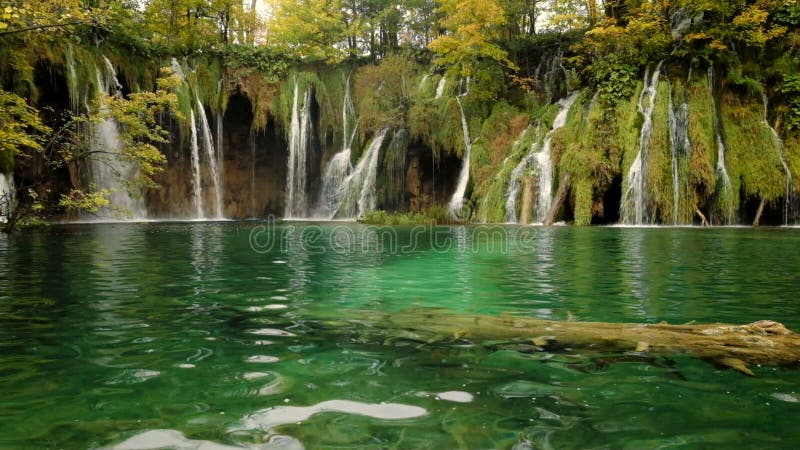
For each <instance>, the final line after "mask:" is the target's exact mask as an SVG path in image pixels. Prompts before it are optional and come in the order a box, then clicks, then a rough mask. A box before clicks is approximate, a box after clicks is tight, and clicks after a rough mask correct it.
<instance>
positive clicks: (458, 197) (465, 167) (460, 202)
mask: <svg viewBox="0 0 800 450" xmlns="http://www.w3.org/2000/svg"><path fill="white" fill-rule="evenodd" d="M456 102H458V109H459V111H461V128H462V129H463V132H464V154H463V155H462V161H463V163H462V164H461V172H459V174H458V184H457V185H456V191H455V192H454V193H453V197H452V198H451V199H450V204H449V205H448V209H449V210H450V214H451V215H453V216H457V215H459V214H460V213H461V209H462V208H463V207H464V195H465V194H466V193H467V184H468V183H469V156H470V153H471V151H472V139H471V138H470V136H469V124H467V117H466V116H465V115H464V107H463V106H462V105H461V99H460V98H459V97H456Z"/></svg>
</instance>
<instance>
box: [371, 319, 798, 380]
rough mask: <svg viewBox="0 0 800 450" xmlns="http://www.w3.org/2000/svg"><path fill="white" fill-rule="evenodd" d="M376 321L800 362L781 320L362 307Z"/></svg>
mask: <svg viewBox="0 0 800 450" xmlns="http://www.w3.org/2000/svg"><path fill="white" fill-rule="evenodd" d="M359 315H360V317H361V319H360V320H359V322H362V323H363V321H364V319H366V320H367V321H368V322H369V323H370V325H371V326H373V327H377V328H379V329H382V330H389V331H390V332H391V331H394V332H396V333H397V334H398V335H407V336H414V335H417V336H423V335H427V336H430V335H433V336H439V337H450V338H464V339H470V340H472V341H476V342H480V341H494V340H512V341H519V342H527V343H532V344H534V345H536V346H539V347H543V348H546V347H548V346H551V345H557V346H559V347H571V348H586V349H591V350H594V351H607V352H639V353H646V354H654V355H669V354H686V355H690V356H693V357H697V358H705V359H708V360H711V361H714V362H716V363H718V364H721V365H724V366H727V367H730V368H733V369H735V370H738V371H740V372H742V373H745V374H747V375H753V372H752V371H751V370H750V369H749V368H748V365H749V364H761V365H768V366H786V365H794V364H797V363H798V361H800V334H797V333H794V332H792V331H790V330H788V329H786V327H784V326H783V325H782V324H780V323H778V322H773V321H768V320H762V321H759V322H754V323H751V324H748V325H727V324H708V325H695V324H688V325H669V324H663V323H662V324H633V323H604V322H574V321H566V322H560V321H553V320H542V319H535V318H528V317H512V316H500V317H495V316H480V315H479V316H466V315H455V314H452V313H448V312H443V311H440V310H433V311H424V310H423V311H407V312H400V313H395V314H381V313H369V312H366V313H365V312H359Z"/></svg>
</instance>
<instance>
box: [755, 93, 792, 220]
mask: <svg viewBox="0 0 800 450" xmlns="http://www.w3.org/2000/svg"><path fill="white" fill-rule="evenodd" d="M762 99H763V101H764V125H766V126H767V129H769V131H770V133H771V134H772V140H773V141H774V142H775V147H776V148H777V149H778V158H780V160H781V165H782V166H783V171H784V172H786V197H784V199H783V224H784V225H788V224H789V205H790V204H791V202H792V172H791V170H789V164H788V163H787V162H786V153H785V148H784V146H783V140H782V139H781V137H780V136H779V135H778V132H777V131H775V128H773V127H772V125H770V124H769V119H768V118H767V115H768V113H769V100H768V99H767V95H766V94H762Z"/></svg>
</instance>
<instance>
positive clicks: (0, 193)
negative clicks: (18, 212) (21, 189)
mask: <svg viewBox="0 0 800 450" xmlns="http://www.w3.org/2000/svg"><path fill="white" fill-rule="evenodd" d="M16 192H17V190H16V187H15V185H14V174H11V173H10V174H8V175H6V174H4V173H2V172H0V223H5V222H6V221H7V220H8V216H9V215H10V214H11V213H12V212H13V211H14V202H15V199H16Z"/></svg>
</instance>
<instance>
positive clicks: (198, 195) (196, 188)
mask: <svg viewBox="0 0 800 450" xmlns="http://www.w3.org/2000/svg"><path fill="white" fill-rule="evenodd" d="M189 121H190V122H191V128H192V129H191V130H190V131H191V133H192V135H191V141H190V150H191V160H192V200H193V205H194V216H195V218H196V219H202V218H203V217H204V212H203V210H204V208H203V186H202V185H201V184H200V149H199V146H198V142H197V120H196V119H195V116H194V109H192V110H191V111H189Z"/></svg>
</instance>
